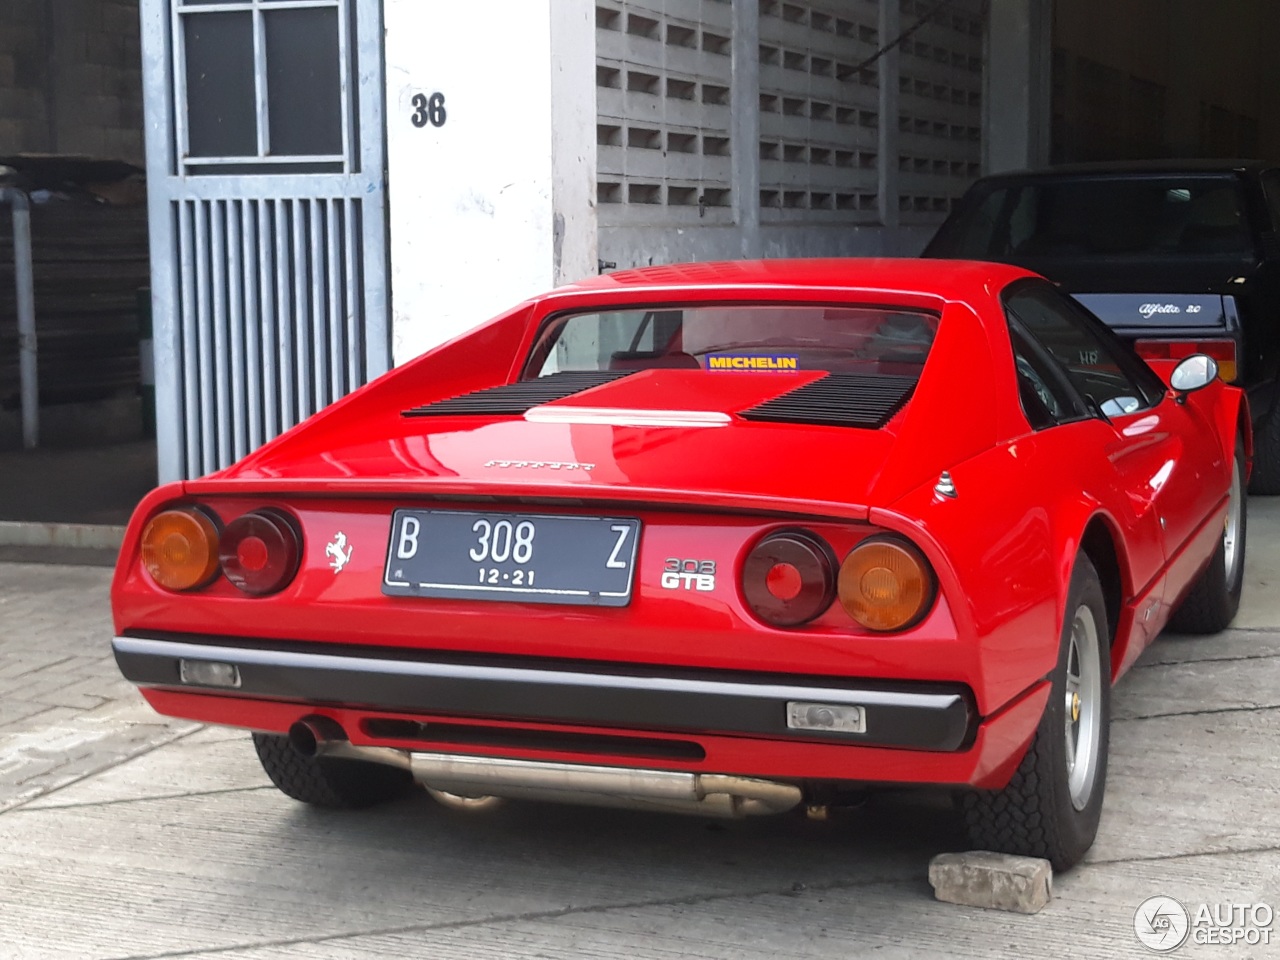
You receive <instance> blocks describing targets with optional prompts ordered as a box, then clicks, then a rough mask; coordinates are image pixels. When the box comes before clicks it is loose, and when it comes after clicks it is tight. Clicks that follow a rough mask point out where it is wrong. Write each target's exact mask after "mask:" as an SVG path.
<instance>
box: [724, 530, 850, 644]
mask: <svg viewBox="0 0 1280 960" xmlns="http://www.w3.org/2000/svg"><path fill="white" fill-rule="evenodd" d="M835 569H836V560H835V554H833V553H832V552H831V548H830V547H829V546H827V543H826V541H824V540H822V539H821V538H820V537H818V536H817V535H816V534H812V533H809V532H808V531H805V530H784V531H780V532H778V533H774V534H771V535H769V536H767V537H765V538H764V539H763V540H761V541H760V542H759V543H757V544H756V545H755V546H754V547H753V548H752V550H751V553H749V554H748V555H747V559H746V562H745V563H744V564H743V567H742V593H743V596H744V597H745V598H746V601H747V605H748V606H749V607H750V608H751V611H752V612H753V613H754V614H755V615H756V616H757V617H759V618H760V619H761V620H763V621H765V622H766V623H769V624H772V625H773V626H775V627H796V626H799V625H800V624H803V623H808V622H809V621H810V620H812V619H813V618H814V617H817V616H819V615H821V614H822V613H823V612H825V611H826V609H827V608H828V607H830V606H831V603H832V601H833V600H834V599H835Z"/></svg>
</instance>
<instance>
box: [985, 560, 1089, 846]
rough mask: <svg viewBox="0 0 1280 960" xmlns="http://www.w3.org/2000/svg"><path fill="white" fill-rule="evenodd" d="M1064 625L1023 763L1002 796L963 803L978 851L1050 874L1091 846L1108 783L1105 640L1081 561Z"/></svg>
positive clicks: (1086, 565) (995, 793)
mask: <svg viewBox="0 0 1280 960" xmlns="http://www.w3.org/2000/svg"><path fill="white" fill-rule="evenodd" d="M1065 619H1066V622H1065V623H1064V624H1063V627H1062V634H1061V636H1060V639H1059V652H1058V664H1057V667H1056V668H1055V669H1054V672H1053V680H1052V686H1051V688H1050V691H1049V702H1048V703H1047V704H1046V705H1045V709H1044V715H1043V716H1042V717H1041V718H1040V725H1039V727H1037V729H1036V733H1035V737H1034V738H1033V739H1032V741H1031V746H1030V747H1029V748H1028V749H1027V753H1026V755H1025V756H1024V757H1023V758H1022V763H1021V764H1019V766H1018V769H1017V771H1016V772H1015V773H1014V775H1013V777H1012V778H1011V779H1010V780H1009V783H1008V785H1007V786H1006V787H1005V788H1004V789H1003V790H981V791H973V792H970V793H967V794H965V795H964V797H963V801H962V803H963V807H964V812H965V822H966V825H967V826H968V829H969V840H970V842H971V843H972V844H973V846H974V847H975V848H976V849H981V850H994V851H996V852H999V853H1011V854H1016V855H1018V856H1023V857H1043V858H1044V859H1046V860H1048V861H1049V862H1050V863H1051V864H1053V869H1054V870H1067V869H1069V868H1071V867H1073V866H1075V865H1076V864H1077V863H1079V862H1080V860H1081V859H1082V858H1083V857H1084V855H1085V853H1086V852H1087V851H1088V849H1089V847H1091V846H1092V845H1093V841H1094V838H1095V837H1096V836H1097V834H1098V821H1099V820H1100V819H1101V816H1102V798H1103V794H1104V793H1105V791H1106V784H1107V746H1108V740H1109V736H1108V733H1109V728H1110V724H1111V669H1110V666H1111V658H1110V648H1111V643H1110V636H1111V634H1110V631H1109V629H1108V627H1107V607H1106V602H1105V601H1104V599H1103V595H1102V584H1101V583H1100V582H1099V580H1098V573H1097V571H1096V570H1095V569H1094V567H1093V564H1092V563H1091V562H1090V560H1089V558H1088V557H1087V556H1084V555H1083V554H1082V555H1080V556H1079V557H1078V558H1077V559H1076V565H1075V569H1074V570H1073V571H1072V574H1071V586H1070V589H1069V591H1068V594H1067V608H1066V618H1065ZM1073 696H1074V697H1076V698H1077V699H1074V700H1073ZM1072 715H1074V717H1075V719H1074V720H1073V719H1072Z"/></svg>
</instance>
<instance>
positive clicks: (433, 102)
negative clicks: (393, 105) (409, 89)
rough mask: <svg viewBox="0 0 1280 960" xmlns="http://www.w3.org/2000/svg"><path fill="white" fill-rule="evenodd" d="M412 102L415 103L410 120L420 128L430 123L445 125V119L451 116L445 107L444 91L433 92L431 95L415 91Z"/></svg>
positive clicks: (437, 125) (438, 125)
mask: <svg viewBox="0 0 1280 960" xmlns="http://www.w3.org/2000/svg"><path fill="white" fill-rule="evenodd" d="M410 102H411V103H412V104H413V114H412V116H410V117H409V120H410V121H411V122H412V123H413V125H414V126H415V127H418V128H419V129H421V128H422V127H425V126H426V125H427V124H428V123H429V124H431V125H432V126H433V127H443V126H444V122H445V120H447V119H448V117H449V115H448V114H447V113H446V112H445V109H444V94H443V93H433V94H431V95H430V96H428V95H427V94H425V93H415V94H414V95H413V100H412V101H410Z"/></svg>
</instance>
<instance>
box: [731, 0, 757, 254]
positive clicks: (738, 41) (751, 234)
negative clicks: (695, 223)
mask: <svg viewBox="0 0 1280 960" xmlns="http://www.w3.org/2000/svg"><path fill="white" fill-rule="evenodd" d="M730 88H731V91H730V96H731V97H732V104H733V115H732V117H731V118H730V121H729V123H730V128H729V142H730V143H731V144H732V149H733V158H732V160H733V217H734V220H735V221H736V222H737V225H738V231H739V236H740V237H741V243H742V246H741V250H742V256H744V257H750V258H755V257H760V256H763V254H764V243H763V240H762V238H761V236H760V148H759V143H760V0H737V2H736V3H734V5H733V81H732V83H731V84H730Z"/></svg>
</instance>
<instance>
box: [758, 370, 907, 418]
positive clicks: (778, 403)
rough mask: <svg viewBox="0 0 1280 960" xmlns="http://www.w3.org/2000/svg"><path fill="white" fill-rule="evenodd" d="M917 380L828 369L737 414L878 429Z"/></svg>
mask: <svg viewBox="0 0 1280 960" xmlns="http://www.w3.org/2000/svg"><path fill="white" fill-rule="evenodd" d="M916 382H917V381H916V378H915V377H899V376H887V375H885V376H868V375H866V374H861V373H831V374H828V375H827V376H825V377H823V378H822V379H821V380H815V381H813V382H812V383H806V384H805V385H804V386H803V387H797V388H796V389H795V390H792V391H790V392H788V393H784V394H782V395H781V396H779V397H774V398H773V399H772V400H766V401H765V402H764V403H762V404H760V405H759V406H756V407H751V408H750V409H749V410H743V411H742V412H741V413H739V414H738V416H740V417H742V418H743V419H744V420H764V421H769V422H773V423H812V424H818V425H822V426H832V427H866V428H870V429H879V428H880V427H883V426H884V425H885V424H886V423H888V422H889V420H890V418H892V417H893V415H894V414H895V413H897V412H898V411H899V410H901V409H902V407H903V405H904V404H905V403H906V402H907V398H908V397H910V396H911V391H912V390H914V389H915V386H916Z"/></svg>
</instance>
